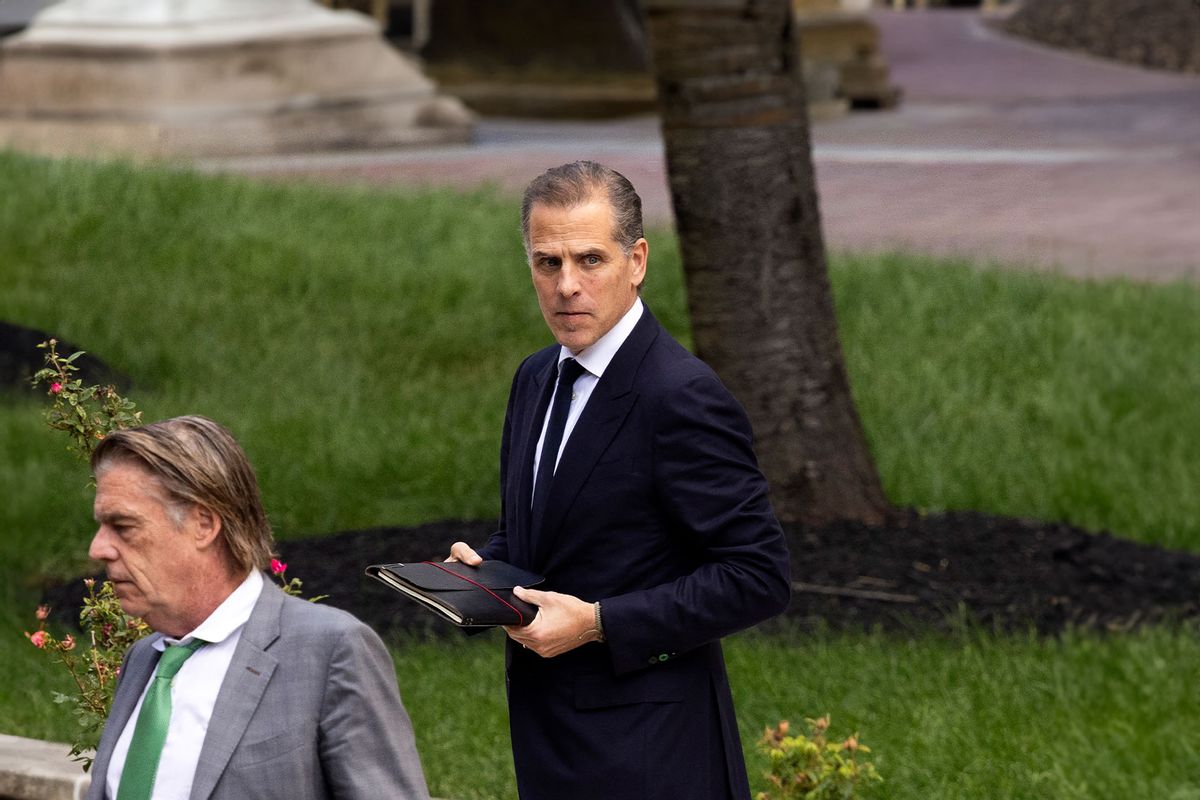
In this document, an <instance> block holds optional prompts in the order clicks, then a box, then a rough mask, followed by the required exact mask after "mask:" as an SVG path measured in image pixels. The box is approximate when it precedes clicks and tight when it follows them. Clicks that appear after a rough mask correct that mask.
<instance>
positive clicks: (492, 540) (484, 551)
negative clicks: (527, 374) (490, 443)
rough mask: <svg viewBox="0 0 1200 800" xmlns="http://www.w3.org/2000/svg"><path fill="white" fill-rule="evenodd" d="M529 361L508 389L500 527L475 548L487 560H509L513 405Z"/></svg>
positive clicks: (501, 466) (523, 365) (502, 452)
mask: <svg viewBox="0 0 1200 800" xmlns="http://www.w3.org/2000/svg"><path fill="white" fill-rule="evenodd" d="M528 363H529V359H528V358H526V359H525V360H524V361H522V362H521V366H520V367H518V368H517V372H516V374H515V375H513V381H512V386H511V387H510V388H509V390H508V407H507V408H506V409H505V411H504V431H503V433H502V434H501V436H500V527H499V528H497V529H496V532H495V533H493V534H492V535H491V536H490V537H488V540H487V542H486V543H485V544H484V545H483V547H477V548H475V552H476V553H478V554H479V555H480V556H481V557H482V558H483V559H484V560H485V561H487V560H497V559H498V560H500V561H508V560H509V558H508V525H507V519H508V517H507V510H508V509H507V507H506V503H507V502H508V501H507V497H508V479H509V477H508V463H509V453H510V452H511V449H512V424H513V423H512V420H513V406H514V404H515V403H516V397H517V384H518V383H519V382H520V380H521V372H522V371H523V370H524V369H525V366H526V365H527V364H528Z"/></svg>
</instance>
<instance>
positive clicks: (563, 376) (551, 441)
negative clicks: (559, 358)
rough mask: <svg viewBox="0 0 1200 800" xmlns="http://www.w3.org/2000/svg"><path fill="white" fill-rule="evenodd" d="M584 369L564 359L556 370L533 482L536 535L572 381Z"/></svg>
mask: <svg viewBox="0 0 1200 800" xmlns="http://www.w3.org/2000/svg"><path fill="white" fill-rule="evenodd" d="M584 372H586V370H585V369H584V368H583V367H582V366H581V365H580V363H579V362H578V361H576V360H575V359H573V358H568V359H566V360H565V361H563V362H562V366H561V367H560V368H559V371H558V386H557V388H555V390H554V401H553V403H552V405H551V406H550V421H549V422H548V423H547V424H546V438H545V441H544V442H543V443H542V456H541V460H540V461H539V462H538V471H537V477H536V478H535V479H534V483H533V514H532V522H533V525H532V529H533V531H534V532H535V533H536V532H537V531H538V530H539V529H540V528H541V526H542V514H544V513H545V511H546V497H547V495H549V493H550V482H551V481H553V480H554V467H555V462H557V461H558V448H559V447H561V446H562V439H563V430H564V429H565V428H566V427H567V414H568V413H569V412H570V411H571V395H572V389H573V387H574V386H575V381H576V379H577V378H579V376H580V375H582V374H583V373H584Z"/></svg>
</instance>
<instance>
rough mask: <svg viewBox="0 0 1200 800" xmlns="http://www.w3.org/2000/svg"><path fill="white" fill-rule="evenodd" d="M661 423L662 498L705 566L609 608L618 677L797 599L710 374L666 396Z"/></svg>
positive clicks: (658, 412)
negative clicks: (792, 599)
mask: <svg viewBox="0 0 1200 800" xmlns="http://www.w3.org/2000/svg"><path fill="white" fill-rule="evenodd" d="M653 413H654V419H655V433H654V443H653V447H654V481H655V491H656V494H657V495H658V499H659V503H660V505H661V508H662V509H663V513H664V514H665V516H666V518H667V522H668V524H669V525H670V526H671V527H672V528H673V529H674V530H675V531H677V532H678V534H679V536H680V540H681V542H682V545H681V546H682V547H684V548H686V549H687V550H688V552H689V553H690V554H694V555H693V556H691V557H694V559H695V561H696V563H697V564H698V566H697V567H696V568H695V569H694V570H693V571H692V572H690V574H687V575H684V576H683V577H680V578H678V579H676V580H674V581H671V582H669V583H665V584H662V585H659V586H655V587H652V588H648V589H643V590H639V591H635V592H630V593H628V594H623V595H619V596H615V597H610V598H607V599H604V600H602V601H601V608H602V610H603V616H604V629H605V636H606V639H607V642H608V646H609V649H610V652H611V656H612V661H613V666H614V668H615V670H616V671H617V672H618V673H624V672H629V671H632V670H635V669H640V668H646V667H648V666H650V665H651V664H659V663H662V662H664V661H669V660H670V659H671V658H674V657H675V656H677V655H681V654H683V653H685V652H687V651H689V650H691V649H693V648H695V647H698V646H700V645H703V644H705V643H707V642H711V641H714V640H716V639H719V638H721V637H723V636H726V635H728V634H730V633H733V632H735V631H737V630H740V629H742V628H746V627H749V626H751V625H754V624H756V623H758V622H761V621H762V620H764V619H767V618H769V617H773V616H775V615H776V614H779V613H781V612H782V611H783V610H784V609H785V608H786V607H787V603H788V600H789V599H790V596H791V583H790V580H789V575H788V571H789V566H788V552H787V545H786V543H785V540H784V537H783V532H782V530H781V529H780V527H779V522H778V521H777V520H776V518H775V514H774V512H773V511H772V510H771V505H770V502H769V500H768V496H767V493H768V489H767V482H766V479H765V478H764V477H763V475H762V473H761V472H760V471H759V469H758V464H757V460H756V459H755V457H754V451H753V447H752V441H753V437H752V434H751V431H750V423H749V420H748V419H747V418H746V415H745V412H744V411H743V410H742V408H741V406H740V405H738V403H737V401H736V400H734V398H733V396H732V395H730V394H729V392H728V390H726V389H725V387H724V386H723V385H722V384H721V383H720V381H719V380H717V378H716V376H715V375H713V374H711V373H708V374H702V375H698V376H695V377H693V378H691V379H690V380H688V381H686V382H684V383H683V384H682V385H680V386H679V387H677V388H675V389H674V390H673V391H670V392H669V393H667V394H666V395H665V396H664V397H663V398H662V399H661V401H660V403H659V405H658V407H657V408H655V409H654V412H653Z"/></svg>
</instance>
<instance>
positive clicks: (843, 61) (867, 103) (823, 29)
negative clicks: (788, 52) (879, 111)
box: [795, 0, 901, 108]
mask: <svg viewBox="0 0 1200 800" xmlns="http://www.w3.org/2000/svg"><path fill="white" fill-rule="evenodd" d="M813 5H815V0H814V3H810V4H809V5H808V6H806V7H805V8H803V9H797V10H796V11H795V20H796V33H797V37H798V46H799V49H800V54H801V57H802V58H803V59H804V61H805V63H815V64H831V65H834V66H836V67H837V69H838V71H839V79H838V81H837V86H836V95H837V96H838V97H840V98H843V99H845V100H846V101H848V102H849V103H850V104H852V105H854V106H855V107H872V108H892V107H894V106H895V105H896V104H897V103H899V101H900V94H901V93H900V89H899V88H898V87H896V86H894V85H892V84H891V83H889V82H888V66H887V63H886V62H885V61H884V59H883V56H882V54H881V51H880V45H879V30H878V29H877V28H876V27H875V24H874V23H873V22H872V21H871V20H870V18H869V17H867V15H866V14H865V13H853V12H848V11H841V10H830V11H825V10H813V8H812V6H813ZM810 88H811V86H810Z"/></svg>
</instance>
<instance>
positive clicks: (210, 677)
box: [105, 569, 263, 800]
mask: <svg viewBox="0 0 1200 800" xmlns="http://www.w3.org/2000/svg"><path fill="white" fill-rule="evenodd" d="M262 588H263V575H262V573H261V572H259V571H258V570H256V569H252V570H250V574H249V575H247V576H246V579H245V580H244V581H242V583H241V585H239V586H238V588H236V589H234V590H233V593H232V594H230V595H229V597H226V598H225V601H224V602H223V603H221V605H219V606H217V608H216V610H215V611H213V612H212V614H210V615H209V616H208V619H206V620H204V622H202V623H200V626H199V627H197V628H196V630H194V631H192V632H191V633H189V634H188V635H187V636H184V637H183V638H182V639H171V638H163V639H160V640H159V641H157V642H155V643H154V645H153V646H154V647H155V649H157V650H158V651H159V652H160V653H161V652H163V651H164V650H166V649H167V645H174V644H185V643H187V642H190V641H191V640H192V639H203V640H204V641H206V642H208V643H209V644H206V645H204V646H203V647H201V648H200V649H199V650H197V651H196V653H195V654H194V655H192V656H191V657H190V658H188V660H187V661H185V662H183V666H182V667H181V668H180V670H179V672H178V673H177V674H176V675H175V679H174V680H173V681H172V682H171V722H170V723H169V725H168V726H167V739H166V742H165V743H164V744H163V751H162V757H161V758H160V759H159V762H158V773H157V774H156V775H155V778H154V792H153V793H152V794H151V798H153V800H187V797H188V795H189V794H191V792H192V780H193V779H194V778H195V776H196V764H197V763H199V761H200V748H201V746H202V745H203V744H204V735H205V734H206V733H207V732H208V721H209V720H210V719H211V718H212V713H213V707H214V706H215V705H216V703H217V693H218V692H220V691H221V684H222V683H223V682H224V680H225V673H226V672H228V671H229V664H230V662H231V661H232V660H233V651H234V649H235V648H236V647H237V643H238V640H240V639H241V638H242V628H244V627H245V626H246V621H247V620H249V619H250V612H252V611H253V610H254V604H255V603H256V602H258V596H259V595H260V594H261V593H262ZM155 672H157V668H156V669H155ZM153 681H154V678H153V676H151V678H150V680H149V681H147V682H146V687H145V688H144V689H142V696H141V697H140V698H139V699H138V702H137V706H135V707H134V709H133V714H132V716H130V717H129V722H127V723H126V724H125V729H124V730H123V731H121V738H120V739H118V740H117V744H116V746H115V747H114V748H113V754H112V761H111V762H109V767H108V775H106V776H105V784H106V788H107V790H108V797H109V798H110V800H112V798H115V797H116V796H117V787H119V786H120V785H121V773H122V772H123V771H124V769H125V757H126V756H127V755H128V754H129V742H130V740H131V739H132V738H133V729H134V727H135V726H136V725H137V718H138V714H139V713H141V710H142V702H143V701H144V700H145V699H146V691H147V690H148V689H149V688H150V684H151V683H152V682H153Z"/></svg>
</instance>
